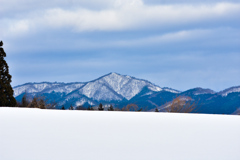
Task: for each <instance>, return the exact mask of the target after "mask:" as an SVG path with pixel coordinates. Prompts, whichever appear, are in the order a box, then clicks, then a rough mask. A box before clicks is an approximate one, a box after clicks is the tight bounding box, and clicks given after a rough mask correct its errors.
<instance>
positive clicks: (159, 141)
mask: <svg viewBox="0 0 240 160" xmlns="http://www.w3.org/2000/svg"><path fill="white" fill-rule="evenodd" d="M239 151H240V116H229V115H203V114H202V115H201V114H199V115H198V114H170V113H139V112H138V113H136V112H134V113H133V112H131V113H129V112H103V111H102V112H100V111H62V110H40V109H23V108H21V109H18V108H3V107H0V159H1V160H160V159H161V160H239V159H240V152H239Z"/></svg>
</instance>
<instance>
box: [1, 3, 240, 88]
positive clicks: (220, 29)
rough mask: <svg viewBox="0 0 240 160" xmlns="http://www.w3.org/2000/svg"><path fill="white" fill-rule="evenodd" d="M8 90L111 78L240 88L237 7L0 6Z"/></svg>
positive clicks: (239, 8) (177, 85)
mask: <svg viewBox="0 0 240 160" xmlns="http://www.w3.org/2000/svg"><path fill="white" fill-rule="evenodd" d="M0 5H1V7H0V40H3V42H4V46H3V47H4V49H5V52H6V53H7V58H6V60H7V62H8V65H9V67H10V74H11V75H12V76H13V78H12V86H16V85H19V84H23V83H26V82H41V81H50V82H55V81H58V82H76V81H78V82H85V81H89V80H93V79H95V78H98V77H99V76H102V75H104V74H107V73H109V72H117V73H120V74H124V75H131V76H134V77H137V78H141V79H147V80H149V81H151V82H153V83H155V84H157V85H159V86H160V87H171V88H174V89H178V90H181V91H183V90H187V89H190V88H193V87H203V88H211V89H213V90H215V91H220V90H223V89H225V88H228V87H231V86H236V85H240V19H239V15H240V1H239V0H228V1H227V0H0Z"/></svg>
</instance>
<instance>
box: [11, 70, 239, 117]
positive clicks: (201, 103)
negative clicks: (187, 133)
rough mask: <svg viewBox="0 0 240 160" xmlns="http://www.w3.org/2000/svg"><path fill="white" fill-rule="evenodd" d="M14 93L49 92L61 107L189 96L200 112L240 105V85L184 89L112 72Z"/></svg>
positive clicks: (147, 104) (151, 104) (155, 102)
mask: <svg viewBox="0 0 240 160" xmlns="http://www.w3.org/2000/svg"><path fill="white" fill-rule="evenodd" d="M13 89H14V96H15V98H16V99H17V101H21V99H22V97H23V95H24V94H25V93H27V95H28V96H30V97H33V96H35V95H40V96H45V97H46V99H47V100H48V101H49V102H56V103H57V107H58V108H60V107H61V106H62V105H64V106H65V108H68V107H70V105H73V106H74V107H77V106H85V107H86V106H88V105H91V106H96V105H98V104H99V103H102V104H103V105H105V106H108V105H110V104H112V105H113V106H115V107H118V108H121V107H123V106H126V105H127V104H130V103H134V104H137V105H138V106H139V107H142V108H144V109H145V110H148V111H151V110H153V109H155V108H158V109H160V110H161V108H162V107H163V106H164V105H165V104H166V103H168V102H171V101H172V100H173V99H174V98H176V97H178V96H181V97H188V98H190V99H191V101H195V102H196V103H197V105H198V108H197V111H196V112H199V113H216V114H231V113H233V112H235V111H236V109H237V108H240V86H237V87H231V88H228V89H226V90H223V91H221V92H214V91H213V90H210V89H203V88H194V89H190V90H187V91H184V92H180V91H178V90H175V89H171V88H167V87H164V88H161V87H159V86H157V85H155V84H153V83H151V82H149V81H147V80H143V79H138V78H135V77H131V76H127V75H121V74H118V73H109V74H107V75H104V76H102V77H100V78H98V79H95V80H93V81H90V82H75V83H58V82H53V83H51V82H41V83H26V84H23V85H19V86H16V87H13Z"/></svg>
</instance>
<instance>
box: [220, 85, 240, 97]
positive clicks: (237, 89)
mask: <svg viewBox="0 0 240 160" xmlns="http://www.w3.org/2000/svg"><path fill="white" fill-rule="evenodd" d="M234 92H240V86H235V87H231V88H228V89H225V90H223V91H221V92H219V93H218V94H219V95H221V96H223V97H226V96H227V95H228V94H230V93H234Z"/></svg>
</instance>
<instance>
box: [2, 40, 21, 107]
mask: <svg viewBox="0 0 240 160" xmlns="http://www.w3.org/2000/svg"><path fill="white" fill-rule="evenodd" d="M2 46H3V42H2V41H1V42H0V106H9V107H15V106H16V105H17V101H16V99H15V98H14V97H13V89H12V86H11V84H10V83H11V82H12V80H11V78H12V76H11V75H10V74H9V70H8V65H7V62H6V61H5V60H4V57H6V53H5V51H4V50H3V48H2Z"/></svg>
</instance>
